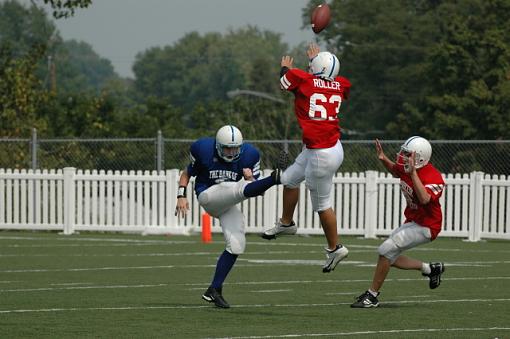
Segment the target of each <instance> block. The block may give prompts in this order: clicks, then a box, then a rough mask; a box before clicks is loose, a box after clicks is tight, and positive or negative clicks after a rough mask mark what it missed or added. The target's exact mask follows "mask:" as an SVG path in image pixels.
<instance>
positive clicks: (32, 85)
mask: <svg viewBox="0 0 510 339" xmlns="http://www.w3.org/2000/svg"><path fill="white" fill-rule="evenodd" d="M39 57H40V49H33V50H32V53H31V54H29V55H27V56H25V57H23V58H17V57H15V56H13V53H12V49H10V46H9V45H7V44H3V45H1V46H0V79H2V81H0V135H2V136H4V137H21V136H25V135H30V130H31V128H32V127H37V128H39V129H41V130H44V129H45V122H44V120H42V119H40V118H39V116H38V108H39V107H40V106H41V105H44V104H45V103H46V102H47V101H48V96H47V93H46V92H45V91H44V90H42V89H41V83H40V81H39V79H37V77H35V75H34V68H35V60H37V59H38V58H39Z"/></svg>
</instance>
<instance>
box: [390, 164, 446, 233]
mask: <svg viewBox="0 0 510 339" xmlns="http://www.w3.org/2000/svg"><path fill="white" fill-rule="evenodd" d="M416 172H417V173H418V177H419V178H420V180H421V182H422V183H423V186H425V189H426V190H427V193H428V194H429V195H430V201H429V202H428V203H427V204H426V205H422V204H420V203H419V202H418V198H417V197H416V193H415V192H414V187H413V181H412V180H411V177H410V176H409V174H407V173H405V171H404V165H398V164H395V165H394V166H393V173H395V174H396V175H397V177H399V178H400V189H401V190H402V194H403V195H404V197H405V199H406V201H407V206H406V209H405V211H404V215H405V217H406V221H405V222H411V221H414V222H416V223H417V224H419V225H421V226H424V227H428V228H430V233H431V236H432V239H435V238H436V237H437V235H438V234H439V232H441V225H442V222H443V212H442V210H441V204H440V203H439V198H440V197H441V195H442V194H443V190H444V186H445V184H444V180H443V176H442V175H441V173H439V171H438V170H437V169H436V168H435V167H434V166H432V164H431V163H428V164H427V165H425V166H423V167H422V168H419V169H417V170H416Z"/></svg>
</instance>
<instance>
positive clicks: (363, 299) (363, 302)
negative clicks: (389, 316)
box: [351, 291, 379, 308]
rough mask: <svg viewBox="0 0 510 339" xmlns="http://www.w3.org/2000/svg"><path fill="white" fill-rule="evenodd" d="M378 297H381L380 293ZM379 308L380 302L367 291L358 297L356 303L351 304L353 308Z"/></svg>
mask: <svg viewBox="0 0 510 339" xmlns="http://www.w3.org/2000/svg"><path fill="white" fill-rule="evenodd" d="M377 296H379V293H377ZM377 306H379V300H378V299H377V297H374V296H373V295H372V293H370V292H369V291H365V293H363V294H362V295H360V296H359V297H357V298H356V301H355V302H354V303H352V304H351V307H352V308H371V307H377Z"/></svg>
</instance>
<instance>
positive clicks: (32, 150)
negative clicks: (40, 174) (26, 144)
mask: <svg viewBox="0 0 510 339" xmlns="http://www.w3.org/2000/svg"><path fill="white" fill-rule="evenodd" d="M30 154H31V156H32V170H34V171H35V170H36V169H37V129H35V128H32V139H31V144H30Z"/></svg>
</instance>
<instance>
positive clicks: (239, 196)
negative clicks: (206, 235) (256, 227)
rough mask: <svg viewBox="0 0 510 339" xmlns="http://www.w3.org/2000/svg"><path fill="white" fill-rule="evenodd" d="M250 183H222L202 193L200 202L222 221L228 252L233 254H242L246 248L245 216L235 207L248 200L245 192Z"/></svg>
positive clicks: (208, 211) (244, 181)
mask: <svg viewBox="0 0 510 339" xmlns="http://www.w3.org/2000/svg"><path fill="white" fill-rule="evenodd" d="M248 184H249V181H246V180H244V179H241V180H240V181H237V182H231V181H230V182H222V183H219V184H217V185H213V186H211V187H209V188H208V189H206V190H205V191H203V192H202V193H200V195H199V196H198V202H199V203H200V205H201V206H202V207H203V208H204V210H205V211H206V212H207V213H209V214H210V215H211V216H212V217H214V218H218V219H219V221H220V226H221V229H222V230H223V236H224V237H225V244H226V250H227V251H228V252H230V253H232V254H237V255H239V254H242V253H244V249H245V247H246V237H245V235H244V215H243V213H242V212H241V211H240V210H239V208H237V207H236V206H235V205H237V204H238V203H240V202H242V201H243V200H246V199H247V198H246V197H245V196H244V194H243V191H244V188H245V187H246V185H248Z"/></svg>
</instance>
